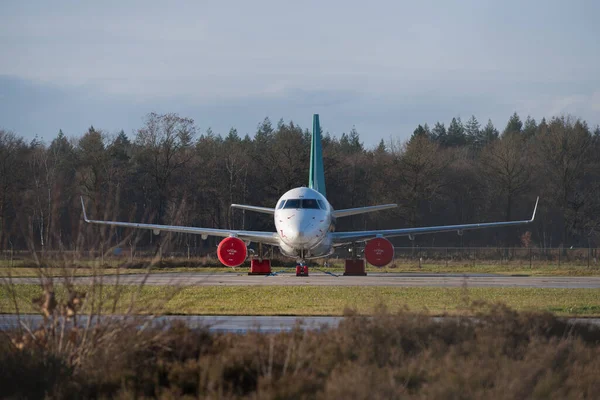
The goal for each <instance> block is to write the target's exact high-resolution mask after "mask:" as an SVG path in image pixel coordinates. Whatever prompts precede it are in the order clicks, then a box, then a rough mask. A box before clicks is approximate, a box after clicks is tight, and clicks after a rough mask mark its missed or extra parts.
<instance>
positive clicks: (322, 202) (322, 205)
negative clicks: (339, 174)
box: [317, 200, 327, 210]
mask: <svg viewBox="0 0 600 400" xmlns="http://www.w3.org/2000/svg"><path fill="white" fill-rule="evenodd" d="M317 203H319V207H321V210H327V206H326V205H325V202H324V201H323V200H317Z"/></svg>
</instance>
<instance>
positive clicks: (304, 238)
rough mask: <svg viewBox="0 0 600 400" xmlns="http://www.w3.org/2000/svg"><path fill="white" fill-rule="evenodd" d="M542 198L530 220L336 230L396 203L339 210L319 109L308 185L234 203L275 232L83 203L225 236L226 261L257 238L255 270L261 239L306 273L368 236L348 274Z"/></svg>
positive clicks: (242, 255)
mask: <svg viewBox="0 0 600 400" xmlns="http://www.w3.org/2000/svg"><path fill="white" fill-rule="evenodd" d="M538 201H539V197H538V198H537V200H536V202H535V206H534V209H533V215H532V216H531V219H527V220H520V221H504V222H487V223H479V224H462V225H444V226H429V227H419V228H400V229H383V230H364V231H349V232H337V231H335V224H336V220H337V219H338V218H343V217H347V216H350V215H357V214H363V213H369V212H373V211H380V210H386V209H390V208H394V207H397V204H383V205H376V206H369V207H359V208H350V209H343V210H335V209H334V208H333V207H332V206H331V204H330V203H329V201H327V197H326V190H325V173H324V167H323V155H322V149H321V128H320V124H319V115H318V114H314V116H313V132H312V138H311V151H310V170H309V181H308V187H297V188H294V189H291V190H289V191H287V192H286V193H285V194H284V195H283V196H281V198H280V199H279V200H278V201H277V203H276V204H275V207H274V208H268V207H258V206H251V205H243V204H232V205H231V207H233V208H238V209H242V210H248V211H254V212H258V213H264V214H270V215H272V216H273V218H274V221H275V227H276V232H261V231H248V230H237V229H214V228H199V227H189V226H175V225H157V224H141V223H134V222H117V221H98V220H91V219H89V218H88V217H87V214H86V212H85V204H84V201H83V197H82V198H81V206H82V208H83V218H84V220H85V222H87V223H90V224H101V225H110V226H119V227H125V228H141V229H150V230H152V231H153V232H154V234H159V233H160V232H161V231H165V232H179V233H191V234H197V235H202V238H203V239H206V238H207V237H208V236H217V237H223V238H224V239H223V240H222V241H221V242H220V243H219V245H218V247H217V257H218V259H219V261H220V262H221V263H222V264H223V265H226V266H228V267H237V266H240V265H241V264H243V263H244V262H245V261H246V259H247V257H248V247H247V246H248V245H249V244H250V243H251V242H254V243H258V244H259V255H258V257H251V259H250V274H270V273H271V264H270V260H268V259H265V258H264V257H263V254H262V245H271V246H277V247H279V249H280V251H281V253H282V254H283V255H284V256H286V257H290V258H294V259H296V261H297V267H296V275H299V276H307V275H308V267H307V266H306V260H310V259H317V258H324V257H328V256H330V255H332V254H333V253H334V251H335V248H336V247H340V246H348V245H352V246H353V248H354V247H355V246H356V244H357V243H363V242H366V245H365V249H364V259H357V258H356V255H354V258H353V259H351V260H346V271H347V272H348V275H366V273H365V272H364V261H365V260H366V261H367V262H368V263H369V264H371V265H374V266H377V267H383V266H385V265H387V264H389V263H390V262H391V261H392V260H393V258H394V247H393V245H392V243H391V242H390V241H389V240H388V239H386V238H390V237H398V236H408V237H409V239H411V240H414V237H415V235H421V234H427V233H436V232H448V231H456V232H457V233H458V234H459V235H462V233H463V231H465V230H471V229H482V228H499V227H506V226H515V225H523V224H529V223H532V222H533V220H534V218H535V213H536V210H537V205H538ZM357 265H358V266H357Z"/></svg>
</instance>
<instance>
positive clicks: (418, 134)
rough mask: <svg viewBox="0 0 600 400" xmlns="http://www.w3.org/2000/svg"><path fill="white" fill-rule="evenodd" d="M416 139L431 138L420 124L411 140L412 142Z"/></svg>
mask: <svg viewBox="0 0 600 400" xmlns="http://www.w3.org/2000/svg"><path fill="white" fill-rule="evenodd" d="M425 125H427V124H425ZM416 137H426V138H429V132H427V130H426V129H425V128H424V127H423V126H422V125H421V124H419V126H417V128H416V129H415V130H414V131H413V134H412V137H411V138H410V139H411V140H412V139H414V138H416Z"/></svg>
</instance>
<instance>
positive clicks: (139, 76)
mask: <svg viewBox="0 0 600 400" xmlns="http://www.w3.org/2000/svg"><path fill="white" fill-rule="evenodd" d="M599 15H600V2H597V1H593V0H589V1H586V0H573V1H570V2H567V1H562V0H560V1H557V0H548V1H533V0H532V1H514V0H507V1H487V0H472V1H470V0H464V1H443V0H440V1H426V0H425V1H419V2H417V1H397V0H396V1H394V0H390V1H383V0H382V1H376V0H371V1H353V0H346V1H338V0H330V1H312V0H307V1H298V2H287V1H281V0H273V1H264V0H254V1H251V2H250V1H202V0H196V1H176V0H174V1H169V2H166V1H154V0H146V1H110V0H109V1H102V2H98V1H94V2H92V1H75V0H73V1H63V0H55V1H51V2H50V1H44V0H29V1H17V0H3V1H2V2H0V128H3V129H6V130H11V131H14V132H16V133H17V134H19V135H21V136H24V137H25V138H26V139H32V138H34V137H35V136H36V135H37V136H38V137H40V138H42V139H43V140H45V141H51V140H52V139H53V138H54V137H55V136H56V134H57V132H58V130H59V129H62V130H63V132H65V134H66V135H67V136H81V135H82V134H83V133H84V132H85V131H86V130H87V129H88V127H89V126H90V125H93V126H94V127H95V128H97V129H102V130H104V131H106V132H107V133H116V132H118V131H120V130H121V129H123V130H124V131H125V133H127V134H128V135H129V136H130V137H134V135H135V132H136V130H137V129H139V128H141V127H142V126H143V124H144V116H145V115H147V114H148V113H150V112H157V113H168V112H175V113H178V114H180V115H181V116H185V117H191V118H193V119H194V120H195V122H196V125H197V127H198V129H199V131H200V132H203V131H205V130H206V129H207V128H209V127H210V128H211V129H212V130H213V131H214V132H216V133H220V134H223V135H225V134H227V132H228V131H229V129H230V128H231V127H235V128H236V129H237V130H238V132H239V134H241V135H245V134H250V135H251V136H252V135H253V134H254V133H255V132H256V128H257V125H258V123H260V122H261V121H262V120H263V119H264V118H265V117H267V116H268V117H269V118H270V119H271V121H273V124H276V122H277V121H278V120H279V119H280V118H283V119H284V121H286V122H289V121H290V120H292V121H294V123H296V124H299V125H300V126H301V127H303V128H307V127H310V126H311V124H312V114H313V113H318V114H320V116H321V124H322V127H323V129H324V130H325V131H328V132H329V133H331V134H332V135H335V136H338V137H339V136H340V135H341V134H342V132H349V131H350V130H351V129H352V128H355V129H356V130H357V131H358V133H359V134H360V137H361V140H362V141H363V142H364V144H365V146H367V147H374V146H375V145H377V143H379V141H380V140H381V139H384V140H385V141H386V142H387V141H389V140H396V139H399V140H404V139H407V138H408V137H410V135H411V134H412V132H413V130H414V129H415V127H416V126H417V125H418V124H423V123H428V124H429V125H430V126H433V125H434V123H435V122H436V121H440V122H444V123H445V124H446V126H447V125H448V123H449V122H450V120H451V119H452V118H453V117H461V119H462V120H463V122H465V121H466V120H468V119H469V118H470V116H471V115H475V116H476V117H477V119H478V120H479V121H480V122H481V123H482V125H485V123H486V122H487V120H488V119H491V120H492V122H493V123H494V125H496V127H497V128H499V129H500V130H502V129H503V128H504V126H505V125H506V122H507V121H508V118H509V117H510V115H511V114H512V113H513V112H517V113H518V114H519V115H520V116H521V118H522V119H523V120H524V119H525V118H526V116H527V115H531V116H532V117H533V118H535V119H536V120H537V121H538V122H539V121H540V120H541V118H542V117H547V118H549V117H552V116H557V115H569V114H570V115H572V116H575V117H579V118H582V119H584V120H586V121H587V122H588V124H589V125H590V126H592V127H593V126H596V125H597V124H599V123H600V72H599V71H600V45H598V38H600V24H598V16H599Z"/></svg>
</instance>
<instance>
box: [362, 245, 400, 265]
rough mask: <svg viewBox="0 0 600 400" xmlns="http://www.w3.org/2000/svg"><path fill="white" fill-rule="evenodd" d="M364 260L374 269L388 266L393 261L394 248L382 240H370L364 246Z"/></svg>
mask: <svg viewBox="0 0 600 400" xmlns="http://www.w3.org/2000/svg"><path fill="white" fill-rule="evenodd" d="M365 258H366V259H367V262H368V263H369V264H371V265H374V266H376V267H383V266H385V265H388V264H389V263H391V262H392V260H393V259H394V246H392V243H390V241H389V240H387V239H384V238H375V239H371V240H369V241H368V242H367V245H366V246H365Z"/></svg>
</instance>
